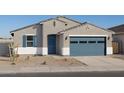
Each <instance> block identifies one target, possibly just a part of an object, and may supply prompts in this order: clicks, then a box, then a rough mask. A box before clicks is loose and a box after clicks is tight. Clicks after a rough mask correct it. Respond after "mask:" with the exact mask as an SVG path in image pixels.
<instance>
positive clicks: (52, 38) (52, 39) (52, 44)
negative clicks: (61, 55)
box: [48, 35, 56, 54]
mask: <svg viewBox="0 0 124 93" xmlns="http://www.w3.org/2000/svg"><path fill="white" fill-rule="evenodd" d="M48 54H56V35H49V36H48Z"/></svg>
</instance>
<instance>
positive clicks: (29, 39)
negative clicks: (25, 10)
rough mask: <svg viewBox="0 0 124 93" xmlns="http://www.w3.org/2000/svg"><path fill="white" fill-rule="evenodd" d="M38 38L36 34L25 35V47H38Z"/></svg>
mask: <svg viewBox="0 0 124 93" xmlns="http://www.w3.org/2000/svg"><path fill="white" fill-rule="evenodd" d="M36 46H37V39H36V36H31V35H30V36H29V35H28V36H24V37H23V47H36Z"/></svg>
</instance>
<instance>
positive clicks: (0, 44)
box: [0, 38, 13, 56]
mask: <svg viewBox="0 0 124 93" xmlns="http://www.w3.org/2000/svg"><path fill="white" fill-rule="evenodd" d="M12 42H13V40H12V39H11V38H0V56H9V44H10V43H12Z"/></svg>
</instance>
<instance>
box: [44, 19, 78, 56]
mask: <svg viewBox="0 0 124 93" xmlns="http://www.w3.org/2000/svg"><path fill="white" fill-rule="evenodd" d="M58 19H59V20H61V21H64V22H61V21H58V20H51V21H47V22H44V23H43V47H44V48H46V49H47V51H48V43H47V41H48V35H50V34H57V33H58V32H59V31H62V30H64V29H67V28H70V27H73V26H76V25H79V23H77V22H73V21H70V20H68V19H65V18H58ZM54 22H55V25H54ZM65 22H66V24H67V25H65ZM61 39H62V37H61V36H60V37H58V36H57V42H56V44H57V46H56V50H57V54H60V51H61V48H60V47H61V44H62V40H61ZM60 42H61V43H60Z"/></svg>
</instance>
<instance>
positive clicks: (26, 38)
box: [25, 34, 37, 48]
mask: <svg viewBox="0 0 124 93" xmlns="http://www.w3.org/2000/svg"><path fill="white" fill-rule="evenodd" d="M25 36H26V47H28V46H27V42H33V43H34V40H33V41H28V40H27V36H36V37H37V35H35V34H25ZM33 47H34V46H33ZM33 47H29V48H33Z"/></svg>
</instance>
